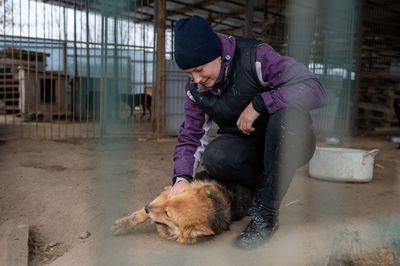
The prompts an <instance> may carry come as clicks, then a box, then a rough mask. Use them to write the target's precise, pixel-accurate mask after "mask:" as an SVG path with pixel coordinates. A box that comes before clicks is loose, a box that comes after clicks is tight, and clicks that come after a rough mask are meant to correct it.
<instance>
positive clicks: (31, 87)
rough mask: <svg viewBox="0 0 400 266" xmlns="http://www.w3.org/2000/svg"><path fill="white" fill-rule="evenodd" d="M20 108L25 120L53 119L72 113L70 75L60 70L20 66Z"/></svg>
mask: <svg viewBox="0 0 400 266" xmlns="http://www.w3.org/2000/svg"><path fill="white" fill-rule="evenodd" d="M18 80H19V91H20V102H19V108H20V111H21V117H22V119H23V121H31V120H34V119H35V120H37V119H38V118H43V120H44V121H51V120H52V118H53V117H55V116H58V117H60V116H62V117H68V116H70V115H71V93H69V92H68V76H67V75H64V74H61V73H59V72H52V71H43V70H38V69H31V68H24V67H20V68H18Z"/></svg>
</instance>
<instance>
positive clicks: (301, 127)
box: [203, 108, 315, 208]
mask: <svg viewBox="0 0 400 266" xmlns="http://www.w3.org/2000/svg"><path fill="white" fill-rule="evenodd" d="M311 124H312V122H311V118H310V115H309V113H308V112H304V111H300V110H298V109H295V108H284V109H281V110H279V111H277V112H275V113H274V114H272V115H270V117H269V119H268V124H267V130H266V133H265V135H264V137H244V136H240V135H236V134H223V135H221V136H218V137H217V138H216V139H215V140H214V141H212V142H211V143H210V144H209V145H208V146H207V147H206V149H205V152H204V156H203V166H204V168H205V170H206V171H207V172H208V174H209V175H210V176H211V177H213V178H215V179H216V180H217V181H219V182H222V183H232V182H234V183H239V184H242V185H244V186H247V187H249V188H250V189H252V191H262V193H261V194H262V195H261V196H260V197H261V201H262V202H263V204H266V205H271V207H274V208H279V205H280V203H281V200H282V198H283V196H284V195H285V194H286V192H287V190H288V188H289V185H290V183H291V181H292V178H293V176H294V173H295V171H296V169H297V168H299V167H300V166H302V165H304V164H305V163H306V162H308V161H309V160H310V159H311V157H312V155H313V154H314V150H315V135H314V133H313V130H312V125H311Z"/></svg>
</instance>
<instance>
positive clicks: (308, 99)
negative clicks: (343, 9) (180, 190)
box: [173, 34, 327, 178]
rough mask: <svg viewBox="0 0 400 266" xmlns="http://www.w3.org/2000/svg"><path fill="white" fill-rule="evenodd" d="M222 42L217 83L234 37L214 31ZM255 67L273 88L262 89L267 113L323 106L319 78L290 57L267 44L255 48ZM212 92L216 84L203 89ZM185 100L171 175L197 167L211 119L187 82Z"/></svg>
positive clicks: (189, 173) (191, 173) (228, 59)
mask: <svg viewBox="0 0 400 266" xmlns="http://www.w3.org/2000/svg"><path fill="white" fill-rule="evenodd" d="M218 36H219V38H220V41H221V43H222V58H224V59H226V60H223V63H222V64H221V70H220V74H219V76H218V79H217V81H216V82H215V84H218V85H220V84H221V81H222V80H223V79H224V77H225V75H226V71H225V69H226V68H227V66H228V65H229V64H230V63H231V61H232V58H233V55H234V52H235V46H236V40H235V38H234V37H231V36H226V35H222V34H218ZM255 67H256V71H257V76H258V79H259V81H260V83H261V84H262V85H264V86H265V87H270V88H273V89H272V90H270V91H266V92H262V93H261V96H262V98H263V100H264V104H265V106H266V108H267V110H268V112H269V113H271V114H272V113H274V112H276V111H277V110H279V109H281V108H284V107H287V106H293V107H296V108H298V109H302V110H306V111H310V110H314V109H317V108H320V107H321V106H323V105H324V104H325V102H326V98H327V97H326V92H325V89H324V87H323V86H322V84H321V82H320V81H319V79H318V78H317V77H316V76H315V75H314V74H313V73H311V72H310V71H309V70H308V69H307V68H306V67H305V66H304V65H303V64H301V63H299V62H297V61H295V60H294V59H293V58H291V57H287V56H282V55H280V54H279V53H277V52H276V51H275V50H274V49H272V48H271V47H270V46H269V45H268V44H263V45H260V46H258V47H257V50H256V62H255ZM207 89H208V90H210V91H211V92H212V93H213V94H215V95H220V93H221V90H220V88H219V87H217V85H216V86H214V87H212V88H207ZM185 91H186V95H187V97H186V101H185V105H184V112H185V121H184V122H183V123H182V125H181V127H180V130H179V136H178V144H177V145H176V147H175V151H174V173H173V178H175V177H179V176H191V177H194V175H195V173H196V170H197V167H198V166H199V163H200V159H201V156H202V154H203V152H204V149H205V146H206V145H207V144H208V133H209V129H210V126H211V121H210V119H209V117H208V115H207V114H206V113H204V111H203V110H202V109H201V108H200V107H199V106H198V105H197V104H196V102H195V101H194V99H193V97H192V96H191V94H190V92H189V91H188V84H186V86H185Z"/></svg>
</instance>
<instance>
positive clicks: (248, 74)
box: [189, 39, 270, 136]
mask: <svg viewBox="0 0 400 266" xmlns="http://www.w3.org/2000/svg"><path fill="white" fill-rule="evenodd" d="M261 43H262V42H261V41H257V40H253V39H237V40H236V49H235V54H234V57H233V59H232V62H231V63H230V64H229V66H228V74H227V79H226V80H225V83H224V84H223V85H222V94H221V95H214V94H213V93H212V92H211V91H205V92H199V91H198V89H197V84H196V83H194V82H193V80H190V82H189V90H190V93H191V94H192V96H193V98H194V99H195V100H196V103H197V104H198V105H199V106H200V108H201V109H203V111H204V112H205V113H206V114H208V115H209V116H210V118H211V119H212V120H213V121H214V122H215V123H216V124H217V125H218V126H219V128H220V129H219V132H218V133H224V132H230V133H236V134H240V135H244V134H242V133H241V132H240V131H239V130H238V128H237V126H236V121H237V120H238V118H239V116H240V114H241V113H242V111H243V110H244V109H245V108H246V107H247V105H249V103H250V102H251V101H252V99H253V97H254V96H255V95H257V94H260V93H261V92H263V91H268V90H270V88H265V87H263V86H262V85H261V84H260V81H259V80H258V77H257V72H256V68H255V62H256V47H257V45H259V44H261ZM268 117H269V116H268V114H262V115H260V116H259V117H258V118H257V119H256V121H255V122H254V123H253V127H255V129H256V130H255V132H253V133H252V134H251V135H253V136H264V133H265V129H266V125H267V121H268Z"/></svg>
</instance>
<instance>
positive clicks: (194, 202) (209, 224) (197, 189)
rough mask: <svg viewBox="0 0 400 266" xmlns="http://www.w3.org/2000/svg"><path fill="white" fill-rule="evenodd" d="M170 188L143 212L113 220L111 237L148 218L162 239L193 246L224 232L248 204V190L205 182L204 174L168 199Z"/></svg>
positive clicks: (200, 174)
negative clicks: (200, 240) (199, 241)
mask: <svg viewBox="0 0 400 266" xmlns="http://www.w3.org/2000/svg"><path fill="white" fill-rule="evenodd" d="M170 189H171V187H170V186H169V187H165V189H164V191H163V192H162V193H161V194H160V195H159V196H158V197H157V198H156V199H154V200H153V201H152V202H151V203H150V204H148V205H146V206H145V207H144V208H143V209H140V210H138V211H136V212H134V213H132V214H131V215H130V216H127V217H124V218H121V219H119V220H117V221H116V222H115V224H114V226H113V227H112V229H111V230H112V232H113V234H115V235H119V234H125V233H128V232H129V231H131V230H132V229H133V228H134V227H135V226H136V225H138V224H141V223H143V222H144V221H146V220H147V219H149V218H150V219H151V220H152V221H154V223H155V224H156V226H157V230H158V232H159V233H160V235H161V236H162V237H164V238H167V239H171V240H175V241H177V242H180V243H185V244H188V243H195V242H197V241H198V240H199V239H202V238H205V237H208V236H212V235H216V234H219V233H221V232H223V231H226V230H228V229H229V225H230V224H231V223H232V221H235V220H238V219H241V218H242V217H243V216H245V215H246V214H247V210H248V208H249V207H250V204H251V193H250V191H249V190H248V189H246V188H244V187H242V186H240V185H237V184H232V185H222V184H220V183H217V182H215V181H212V180H207V174H206V173H205V172H201V173H199V174H197V175H196V179H195V181H193V182H192V183H190V184H186V185H185V186H184V187H183V189H182V190H181V191H179V193H177V194H176V195H174V196H172V197H170V198H168V193H169V190H170Z"/></svg>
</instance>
